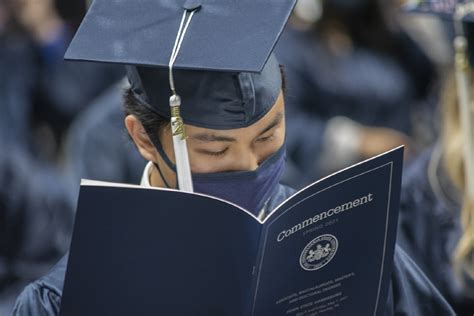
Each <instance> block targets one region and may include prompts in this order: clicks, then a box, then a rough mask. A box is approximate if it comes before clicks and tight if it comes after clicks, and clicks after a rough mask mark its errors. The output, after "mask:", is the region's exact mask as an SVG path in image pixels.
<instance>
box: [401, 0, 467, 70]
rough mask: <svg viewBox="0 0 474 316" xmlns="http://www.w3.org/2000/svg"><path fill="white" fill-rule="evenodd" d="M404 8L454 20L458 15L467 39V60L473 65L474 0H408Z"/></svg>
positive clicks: (408, 10)
mask: <svg viewBox="0 0 474 316" xmlns="http://www.w3.org/2000/svg"><path fill="white" fill-rule="evenodd" d="M404 9H405V11H407V12H412V13H426V14H432V15H436V16H439V17H441V18H442V19H446V20H454V19H456V18H457V15H460V16H459V19H460V20H461V21H460V22H462V31H463V33H464V37H465V38H466V41H467V51H468V54H469V56H468V57H469V61H470V64H471V66H473V67H474V1H473V0H409V1H407V2H406V3H405V4H404Z"/></svg>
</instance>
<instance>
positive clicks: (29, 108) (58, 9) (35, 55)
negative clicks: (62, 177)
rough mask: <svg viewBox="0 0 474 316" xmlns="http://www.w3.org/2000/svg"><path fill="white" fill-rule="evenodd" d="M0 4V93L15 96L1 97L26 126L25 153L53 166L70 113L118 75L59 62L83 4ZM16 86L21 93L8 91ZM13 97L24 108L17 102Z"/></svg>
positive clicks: (46, 0)
mask: <svg viewBox="0 0 474 316" xmlns="http://www.w3.org/2000/svg"><path fill="white" fill-rule="evenodd" d="M1 1H3V6H4V7H6V8H7V13H8V20H9V23H8V27H7V28H6V29H5V34H6V35H5V36H4V38H5V45H4V46H6V49H5V48H0V50H6V54H8V56H9V59H4V62H5V64H6V65H5V67H1V68H0V82H2V81H6V82H9V83H8V84H5V85H4V86H5V89H3V90H6V92H5V93H7V94H9V95H12V94H15V95H14V96H13V97H9V96H7V98H5V99H7V100H8V102H10V103H11V104H12V106H11V107H13V108H15V112H16V116H17V117H19V114H18V113H22V114H23V115H22V116H21V119H20V118H19V119H18V120H21V121H22V124H21V125H22V126H24V127H25V128H26V131H25V132H24V134H26V135H27V136H26V146H27V147H28V149H29V150H30V151H31V152H32V153H33V154H34V155H35V156H37V157H39V158H41V159H45V160H47V161H51V162H53V163H55V162H57V160H58V159H59V158H60V157H59V154H60V148H61V145H62V140H63V137H64V135H65V133H66V132H67V129H68V128H69V125H70V124H71V122H72V121H73V120H74V118H75V117H76V115H77V114H79V113H80V112H81V111H82V110H83V109H84V108H85V107H86V106H87V105H88V104H90V103H91V101H92V100H93V99H94V98H96V97H97V96H98V95H99V94H100V93H102V91H104V90H105V89H106V88H107V87H109V86H111V85H112V84H114V83H115V82H116V81H117V80H119V79H120V78H121V77H123V75H124V71H123V70H122V69H117V68H116V67H111V66H109V65H100V64H93V63H84V64H83V65H77V64H73V63H65V62H64V61H63V55H64V52H65V50H66V47H67V46H68V44H69V42H70V41H71V39H72V35H73V34H74V32H75V29H76V28H77V26H78V23H79V21H80V20H81V19H82V17H83V15H84V13H85V2H84V0H74V1H65V0H56V1H54V0H43V1H36V0H1ZM0 54H2V53H0ZM18 65H21V66H20V67H19V66H18ZM12 77H13V78H12ZM16 77H18V78H19V79H15V78H16ZM12 79H14V80H12ZM18 87H20V89H23V90H24V91H22V92H21V94H20V93H15V92H14V91H15V90H16V89H18ZM17 95H20V96H21V98H23V99H24V100H23V101H24V102H23V103H25V104H26V106H23V105H21V104H17V103H19V102H18V101H17V100H18V99H19V97H18V96H17ZM0 98H2V96H1V95H0ZM0 100H1V101H2V103H3V102H5V101H3V98H2V99H0ZM25 108H26V109H25Z"/></svg>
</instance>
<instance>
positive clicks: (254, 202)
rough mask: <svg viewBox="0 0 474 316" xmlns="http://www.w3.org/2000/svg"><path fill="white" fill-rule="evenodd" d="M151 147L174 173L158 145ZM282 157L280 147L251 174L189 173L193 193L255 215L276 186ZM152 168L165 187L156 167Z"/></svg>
mask: <svg viewBox="0 0 474 316" xmlns="http://www.w3.org/2000/svg"><path fill="white" fill-rule="evenodd" d="M155 147H156V148H157V150H158V152H159V153H160V155H161V157H162V158H163V160H164V161H165V162H166V164H167V165H168V167H169V168H171V169H172V170H176V166H175V165H174V164H173V163H172V162H171V161H170V160H169V158H168V156H167V155H166V153H165V152H164V150H163V147H162V146H161V144H160V143H158V144H155ZM285 158H286V146H285V144H283V145H282V146H281V147H280V149H278V151H277V152H275V153H274V154H273V155H271V156H270V157H268V158H267V159H266V160H265V161H264V162H263V163H262V164H260V165H259V166H258V168H257V169H255V170H253V171H237V172H217V173H193V175H192V178H193V186H194V191H195V192H197V193H203V194H207V195H210V196H213V197H217V198H220V199H223V200H226V201H229V202H232V203H234V204H237V205H238V206H240V207H242V208H244V209H246V210H247V211H249V212H252V213H253V214H254V215H256V216H258V215H259V213H260V212H261V211H262V209H263V208H264V207H265V205H266V203H267V202H268V200H269V199H270V197H271V196H272V194H273V193H274V192H275V190H276V188H277V186H278V183H279V181H280V178H281V176H282V174H283V171H284V169H285ZM155 166H156V168H157V169H158V172H159V173H160V175H161V178H162V179H163V180H164V181H165V185H166V186H168V184H167V183H166V180H165V178H164V177H163V174H162V172H161V170H160V168H159V167H158V166H157V165H156V164H155ZM168 187H169V186H168Z"/></svg>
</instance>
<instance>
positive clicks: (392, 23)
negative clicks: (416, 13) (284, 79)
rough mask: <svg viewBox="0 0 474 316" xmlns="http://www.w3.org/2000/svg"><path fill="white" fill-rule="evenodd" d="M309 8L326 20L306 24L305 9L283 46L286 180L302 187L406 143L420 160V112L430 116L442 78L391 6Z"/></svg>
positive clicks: (363, 2) (359, 1) (377, 0)
mask: <svg viewBox="0 0 474 316" xmlns="http://www.w3.org/2000/svg"><path fill="white" fill-rule="evenodd" d="M305 2H306V4H308V3H312V4H315V3H319V4H320V5H321V7H320V9H321V10H322V11H321V12H320V17H319V19H318V20H317V21H316V22H311V23H307V22H306V23H303V22H302V18H301V17H303V18H306V19H307V16H306V15H308V12H309V11H311V10H300V12H302V13H300V17H298V15H296V16H295V17H294V18H293V23H292V25H290V27H288V28H287V30H286V32H285V33H284V34H283V36H282V39H281V41H280V43H279V44H278V47H277V55H278V57H279V59H280V61H281V62H282V63H283V64H284V65H285V71H286V74H287V76H288V82H289V84H288V92H287V96H286V101H287V103H288V104H289V106H288V114H287V124H288V129H289V133H288V135H289V137H288V156H289V162H290V163H292V165H293V167H295V168H294V169H293V170H294V171H295V172H294V174H293V175H291V174H289V175H288V178H287V181H288V182H289V183H290V184H292V185H294V186H298V187H299V186H302V185H304V184H307V183H308V182H309V181H312V180H314V179H315V178H318V177H320V176H323V175H326V174H328V173H330V172H333V171H335V170H338V169H340V168H342V167H346V166H348V165H350V164H352V163H354V162H357V161H360V160H362V159H365V158H368V157H371V156H373V155H376V154H379V153H381V152H383V151H385V150H388V149H390V148H393V147H395V146H398V145H401V144H405V145H407V146H408V148H407V149H408V155H410V154H413V152H414V151H415V147H414V145H415V143H416V139H415V126H414V125H418V126H419V125H420V122H417V124H414V122H413V121H412V120H413V117H414V112H416V111H422V112H423V114H424V115H423V117H427V115H425V114H430V115H431V113H426V112H432V111H433V110H432V109H431V107H432V104H433V103H435V102H436V97H435V95H434V93H433V91H434V89H433V88H434V87H435V85H436V84H437V81H436V77H437V73H436V68H435V66H434V64H433V63H432V62H431V61H430V59H429V58H428V57H427V56H426V54H425V53H424V52H423V51H422V50H421V48H420V47H419V46H418V45H417V44H416V43H415V42H414V41H413V40H412V39H411V38H410V37H409V36H408V35H407V34H406V33H405V32H404V31H403V30H402V28H401V27H400V26H399V25H398V23H397V20H396V16H395V14H394V12H393V11H394V8H392V5H391V4H390V2H388V1H382V0H322V1H320V2H318V1H317V0H306V1H303V2H301V3H300V5H303V4H304V3H305ZM316 8H317V6H316ZM297 12H298V11H297ZM316 12H317V10H316ZM428 116H429V115H428ZM430 123H431V122H430ZM430 136H431V135H430ZM303 170H304V173H303ZM298 171H299V172H298ZM308 171H309V172H308Z"/></svg>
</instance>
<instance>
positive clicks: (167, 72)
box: [13, 0, 454, 315]
mask: <svg viewBox="0 0 474 316" xmlns="http://www.w3.org/2000/svg"><path fill="white" fill-rule="evenodd" d="M293 5H294V2H293V1H255V0H245V1H244V0H241V1H238V2H235V1H202V2H199V1H172V2H170V1H164V0H163V1H156V0H153V1H152V0H146V1H141V2H140V3H139V5H137V3H134V2H130V1H116V2H110V1H105V0H96V1H94V2H93V4H92V7H91V9H90V11H89V13H88V15H87V16H86V18H85V20H84V22H83V24H82V26H81V28H80V31H79V32H78V34H77V35H76V37H75V40H74V41H73V43H72V45H71V47H70V49H69V52H68V54H67V57H68V58H70V59H76V60H94V61H102V62H113V63H119V64H126V65H127V69H128V78H129V81H130V83H131V88H130V89H129V90H127V91H126V93H125V101H124V104H125V114H126V118H125V127H126V128H127V130H128V133H129V135H130V136H131V138H132V140H133V142H134V143H135V145H136V147H137V149H138V151H139V152H140V154H141V155H142V156H143V157H144V158H145V159H146V160H147V161H149V163H148V165H147V166H146V168H145V170H144V173H143V178H142V181H141V184H142V185H143V186H157V187H170V188H178V189H180V190H185V191H195V192H203V193H207V194H209V195H213V196H216V197H220V198H223V199H226V200H228V201H231V202H234V203H236V204H238V205H240V206H242V207H244V208H246V209H247V210H250V211H252V212H253V213H254V214H255V215H258V216H259V217H261V218H263V217H265V216H266V214H268V212H270V211H271V210H272V209H273V208H274V207H275V206H276V205H277V204H278V203H280V202H282V201H283V200H284V199H285V198H287V197H288V196H290V195H291V194H292V193H293V191H292V190H291V189H289V188H287V187H284V186H282V185H280V184H279V179H280V176H281V174H282V171H283V168H284V162H285V120H284V118H285V117H284V115H285V108H284V98H283V94H284V80H283V76H282V73H281V69H280V67H279V64H278V62H277V60H276V59H275V57H274V56H273V55H272V54H271V51H272V48H273V46H274V44H275V42H276V41H277V39H278V37H279V34H280V33H281V31H282V29H283V27H284V25H285V23H286V21H287V18H288V16H289V14H290V12H291V9H292V7H293ZM263 13H264V14H263ZM177 30H179V31H178V32H177ZM98 43H100V45H98ZM174 43H175V44H174ZM171 52H173V53H171ZM170 56H171V58H170ZM170 87H171V89H170ZM170 90H171V91H170ZM170 96H171V98H170ZM170 104H171V110H170ZM170 120H171V126H170ZM183 123H184V124H183ZM183 132H185V133H186V138H183V137H182V136H183ZM183 145H184V146H183ZM110 159H114V158H113V157H111V158H110ZM188 159H189V160H188ZM191 174H192V180H191ZM89 259H91V258H89ZM361 260H362V259H361ZM66 264H67V258H66V257H65V258H63V259H62V260H61V261H60V262H59V263H58V264H57V265H56V266H55V267H54V268H53V269H52V270H51V272H50V273H49V274H48V275H47V276H45V277H44V278H42V279H40V280H38V281H37V282H35V283H32V284H30V285H29V286H28V287H26V288H25V290H24V291H23V293H22V294H21V295H20V297H19V298H18V300H17V303H16V306H15V308H14V311H13V314H14V315H58V313H59V309H60V305H61V296H62V288H63V283H64V275H65V267H66ZM156 268H157V269H159V268H160V267H156ZM159 281H160V280H156V282H159ZM361 290H363V289H361ZM156 312H158V311H153V313H156ZM386 315H454V313H453V311H452V310H451V308H450V307H449V305H448V304H447V303H446V301H445V300H444V299H443V298H442V296H441V295H440V294H439V292H438V291H437V290H436V288H435V287H434V286H433V285H432V284H431V283H430V281H429V280H428V279H427V278H426V277H425V276H424V274H423V273H422V272H421V271H420V270H419V268H418V267H417V266H416V265H415V264H414V263H413V262H412V260H411V259H410V258H409V257H408V256H407V255H406V253H405V252H404V251H403V250H401V249H400V248H397V250H396V252H395V257H394V266H393V272H392V278H391V285H390V290H389V296H388V299H387V303H386Z"/></svg>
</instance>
